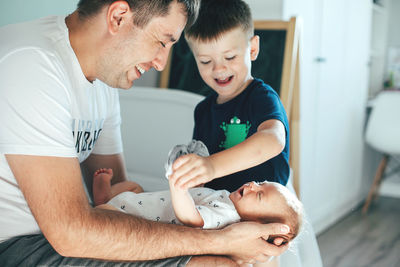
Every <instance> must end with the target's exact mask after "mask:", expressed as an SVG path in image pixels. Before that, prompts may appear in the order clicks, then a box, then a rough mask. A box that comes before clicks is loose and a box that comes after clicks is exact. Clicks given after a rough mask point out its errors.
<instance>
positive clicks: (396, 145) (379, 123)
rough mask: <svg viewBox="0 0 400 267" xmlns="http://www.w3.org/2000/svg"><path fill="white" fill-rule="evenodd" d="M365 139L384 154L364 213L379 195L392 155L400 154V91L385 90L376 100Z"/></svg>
mask: <svg viewBox="0 0 400 267" xmlns="http://www.w3.org/2000/svg"><path fill="white" fill-rule="evenodd" d="M365 141H366V142H367V144H369V145H370V146H371V147H372V148H374V149H375V150H377V151H379V152H381V153H382V154H383V155H382V160H381V162H380V164H379V166H378V169H377V170H376V173H375V178H374V181H373V183H372V185H371V188H370V191H369V193H368V196H367V199H366V201H365V204H364V207H363V213H366V212H367V211H368V208H369V206H370V204H371V201H372V199H373V198H374V197H375V196H376V195H377V192H378V190H379V187H380V185H381V182H382V179H383V176H384V175H383V174H384V173H385V169H386V166H387V163H388V160H389V159H390V158H391V156H393V155H396V154H400V91H383V92H381V93H380V94H379V95H378V96H377V98H376V99H375V100H374V103H373V106H372V111H371V115H370V117H369V120H368V123H367V130H366V135H365Z"/></svg>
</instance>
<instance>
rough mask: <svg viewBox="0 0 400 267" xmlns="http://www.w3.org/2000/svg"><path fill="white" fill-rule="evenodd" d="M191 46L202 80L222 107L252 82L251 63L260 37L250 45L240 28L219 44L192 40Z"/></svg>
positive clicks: (226, 34) (218, 40) (225, 36)
mask: <svg viewBox="0 0 400 267" xmlns="http://www.w3.org/2000/svg"><path fill="white" fill-rule="evenodd" d="M189 44H190V47H191V49H192V51H193V54H194V57H195V59H196V63H197V67H198V69H199V72H200V75H201V77H202V79H203V80H204V82H205V83H206V84H207V85H208V86H210V87H211V88H212V89H213V90H214V91H215V92H217V94H218V99H217V101H218V103H224V102H227V101H229V100H231V99H232V98H234V97H235V96H237V95H238V94H240V93H241V92H242V91H243V90H244V89H245V88H246V87H247V85H249V83H250V82H251V78H252V77H251V61H252V60H255V58H256V54H257V53H258V37H253V38H252V39H251V40H250V41H249V38H248V36H247V34H246V33H245V32H244V31H243V30H242V28H241V27H236V28H234V29H232V30H230V31H228V32H226V33H223V34H222V35H221V37H220V38H219V39H217V40H213V41H209V42H203V41H197V40H191V39H189ZM254 49H256V51H255V50H254ZM254 52H255V53H254ZM253 55H255V56H253Z"/></svg>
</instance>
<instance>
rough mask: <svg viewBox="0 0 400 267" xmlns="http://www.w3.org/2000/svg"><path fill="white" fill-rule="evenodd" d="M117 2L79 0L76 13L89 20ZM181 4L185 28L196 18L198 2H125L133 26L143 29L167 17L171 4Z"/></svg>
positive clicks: (149, 0)
mask: <svg viewBox="0 0 400 267" xmlns="http://www.w3.org/2000/svg"><path fill="white" fill-rule="evenodd" d="M116 1H117V0H79V2H78V8H77V10H78V13H79V17H80V18H81V19H85V18H89V17H91V16H92V15H95V14H97V13H98V12H100V10H101V9H102V8H103V7H105V6H108V5H110V4H112V3H113V2H116ZM174 1H176V2H177V3H179V4H181V5H182V7H183V11H184V12H185V14H186V17H187V24H186V25H187V26H190V25H192V24H193V23H194V21H195V20H196V18H197V15H198V12H199V6H200V0H125V2H127V3H128V5H129V7H130V9H131V10H132V12H133V13H134V20H133V22H134V24H135V25H136V26H138V27H144V26H146V25H147V23H148V22H149V21H150V20H151V19H152V18H154V17H162V16H166V15H168V12H169V7H170V5H171V3H172V2H174Z"/></svg>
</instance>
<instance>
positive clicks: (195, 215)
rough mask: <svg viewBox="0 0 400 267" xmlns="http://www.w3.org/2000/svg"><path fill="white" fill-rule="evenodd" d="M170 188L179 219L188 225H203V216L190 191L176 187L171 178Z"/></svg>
mask: <svg viewBox="0 0 400 267" xmlns="http://www.w3.org/2000/svg"><path fill="white" fill-rule="evenodd" d="M169 188H170V191H171V200H172V206H173V208H174V212H175V215H176V217H177V218H178V220H179V221H180V222H181V223H183V224H184V225H187V226H191V227H203V225H204V221H203V218H202V217H201V216H200V213H199V211H198V210H197V209H196V206H195V204H194V201H193V198H192V196H191V195H190V193H189V191H188V190H187V189H181V188H177V187H175V186H174V181H172V180H169Z"/></svg>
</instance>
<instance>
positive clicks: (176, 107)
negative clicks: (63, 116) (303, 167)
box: [120, 87, 322, 267]
mask: <svg viewBox="0 0 400 267" xmlns="http://www.w3.org/2000/svg"><path fill="white" fill-rule="evenodd" d="M202 99H203V96H200V95H197V94H193V93H189V92H185V91H179V90H173V89H168V90H165V89H159V88H146V87H142V88H139V87H134V88H132V89H131V90H128V91H122V92H121V93H120V104H121V116H122V129H121V131H122V138H123V142H124V156H125V160H126V165H127V169H128V176H129V177H130V179H132V180H134V181H135V182H137V183H139V184H140V185H141V186H142V187H143V189H144V190H145V191H157V190H168V181H167V179H166V178H165V170H164V163H165V161H166V159H167V155H168V152H169V150H170V149H171V148H172V147H173V146H174V145H176V144H187V143H188V142H189V141H190V140H191V138H192V132H193V126H194V121H193V112H194V108H195V106H196V104H197V103H198V102H200V101H201V100H202ZM290 180H291V179H290ZM288 187H289V188H290V189H291V190H292V191H293V192H294V190H293V187H292V184H291V182H290V183H289V184H288ZM305 221H306V222H309V220H308V218H306V219H305ZM280 262H281V265H280V266H281V267H302V266H303V267H322V261H321V256H320V252H319V248H318V244H317V241H316V238H315V233H314V230H313V229H312V227H311V224H310V223H306V224H305V228H304V231H303V232H302V233H301V234H300V235H299V237H298V238H297V239H296V242H295V243H294V245H293V247H292V248H291V249H290V250H288V251H286V252H285V253H284V254H283V255H282V256H280Z"/></svg>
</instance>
